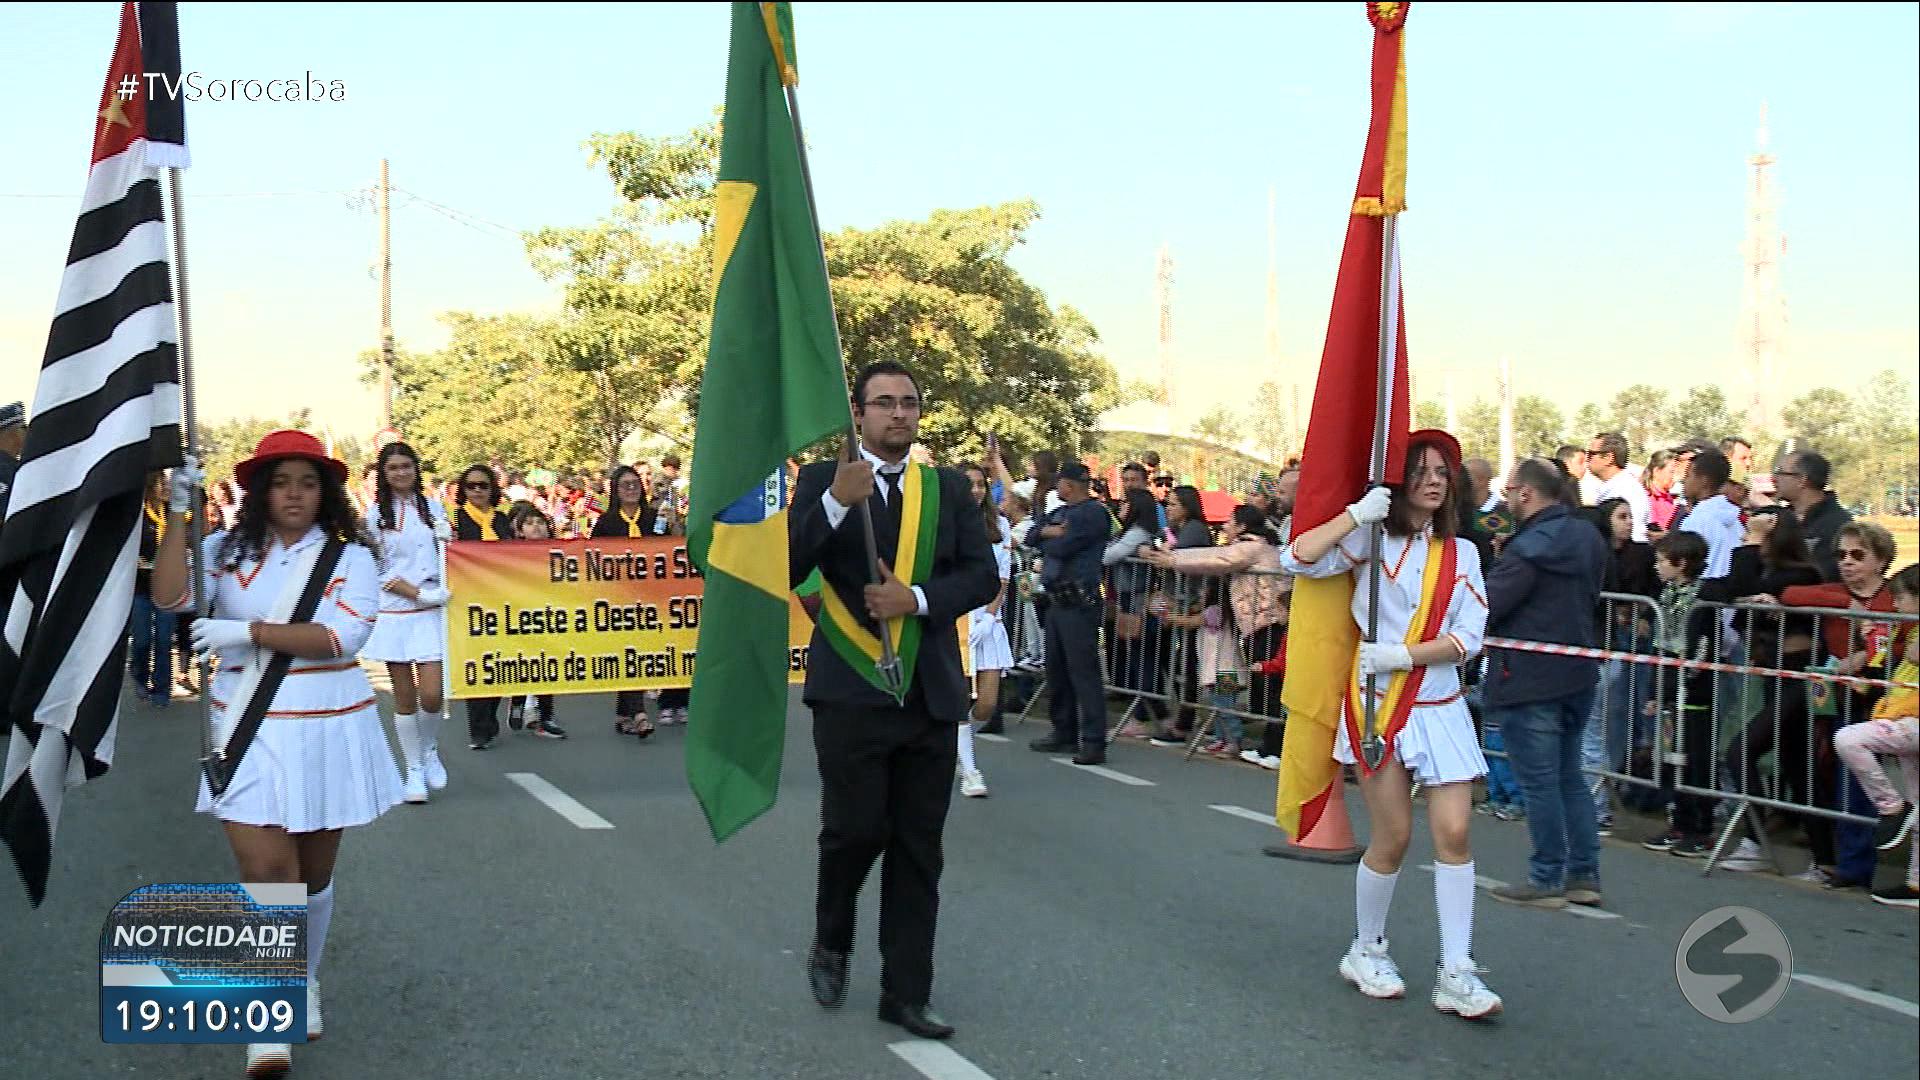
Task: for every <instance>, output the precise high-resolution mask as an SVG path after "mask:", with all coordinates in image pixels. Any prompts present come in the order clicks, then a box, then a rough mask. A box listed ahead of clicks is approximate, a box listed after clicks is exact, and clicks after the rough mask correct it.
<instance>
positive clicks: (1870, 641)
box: [1755, 521, 1896, 889]
mask: <svg viewBox="0 0 1920 1080" xmlns="http://www.w3.org/2000/svg"><path fill="white" fill-rule="evenodd" d="M1834 551H1835V554H1836V555H1837V556H1838V558H1839V563H1840V581H1839V583H1838V584H1826V585H1803V586H1801V587H1799V588H1794V589H1786V590H1783V591H1782V592H1781V594H1780V602H1781V603H1782V604H1785V605H1787V606H1788V607H1810V608H1830V609H1843V608H1850V609H1852V610H1854V611H1857V612H1861V613H1862V614H1866V613H1885V612H1891V611H1893V610H1894V606H1893V591H1892V590H1891V589H1889V588H1888V587H1887V570H1888V568H1890V567H1891V566H1892V565H1893V559H1894V555H1895V547H1894V542H1893V534H1892V533H1890V532H1888V531H1887V530H1886V529H1884V528H1882V527H1881V526H1879V525H1875V524H1874V523H1872V522H1870V521H1850V522H1848V523H1847V524H1846V525H1844V526H1842V527H1841V529H1840V533H1839V535H1838V536H1837V537H1835V538H1834ZM1755 599H1757V600H1759V601H1761V602H1765V600H1766V599H1767V598H1766V597H1756V598H1755ZM1895 625H1896V624H1894V623H1892V622H1875V621H1871V620H1868V619H1862V618H1858V617H1856V618H1845V617H1841V616H1832V617H1828V618H1823V619H1821V620H1820V639H1821V643H1822V644H1823V645H1824V646H1825V647H1826V652H1827V655H1828V656H1829V657H1832V658H1833V659H1834V660H1835V661H1836V663H1835V671H1836V672H1837V673H1839V674H1841V675H1867V676H1872V677H1880V678H1884V677H1885V675H1884V670H1885V665H1886V662H1887V657H1888V656H1889V654H1890V645H1891V643H1892V638H1893V630H1894V627H1895ZM1832 693H1833V695H1834V697H1835V698H1836V699H1837V700H1836V702H1835V709H1834V711H1835V712H1836V713H1837V714H1838V715H1836V716H1832V717H1820V718H1817V719H1816V720H1815V722H1814V727H1813V745H1814V752H1815V755H1816V756H1815V759H1814V770H1813V790H1814V796H1813V797H1814V805H1815V806H1820V807H1825V808H1827V809H1834V810H1847V811H1851V812H1853V813H1856V814H1865V813H1872V812H1873V811H1872V805H1873V804H1872V803H1870V802H1868V801H1867V795H1866V792H1864V791H1862V790H1861V789H1860V785H1859V783H1858V782H1857V781H1855V780H1854V779H1853V777H1852V775H1851V774H1848V775H1846V776H1844V777H1843V776H1842V775H1841V774H1842V772H1843V771H1844V769H1843V767H1842V766H1841V765H1840V761H1839V758H1838V756H1837V755H1836V754H1835V752H1834V749H1833V735H1834V732H1835V730H1836V729H1837V728H1841V727H1845V726H1847V725H1848V724H1856V723H1860V722H1862V721H1865V720H1868V719H1871V718H1872V716H1873V707H1874V705H1875V703H1877V702H1878V701H1879V699H1880V691H1878V690H1876V689H1873V688H1871V687H1867V688H1855V689H1851V690H1847V691H1839V690H1835V691H1832ZM1807 839H1808V846H1809V847H1810V848H1812V849H1813V865H1812V866H1809V867H1808V868H1807V869H1806V871H1805V872H1803V873H1801V874H1799V875H1798V877H1799V879H1800V880H1803V881H1811V882H1815V883H1817V884H1820V885H1823V886H1825V887H1827V888H1829V889H1864V888H1867V887H1868V886H1870V885H1871V884H1872V882H1873V867H1874V863H1875V861H1876V856H1877V853H1876V852H1875V850H1874V843H1873V830H1872V829H1871V828H1869V827H1867V826H1865V825H1854V824H1851V823H1845V822H1842V823H1835V822H1833V821H1831V820H1830V819H1825V818H1821V819H1816V820H1814V821H1813V822H1812V823H1811V825H1810V827H1809V829H1808V837H1807Z"/></svg>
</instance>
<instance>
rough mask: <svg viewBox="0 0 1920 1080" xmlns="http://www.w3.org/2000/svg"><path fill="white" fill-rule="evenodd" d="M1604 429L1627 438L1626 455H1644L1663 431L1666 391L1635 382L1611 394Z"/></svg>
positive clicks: (1665, 426)
mask: <svg viewBox="0 0 1920 1080" xmlns="http://www.w3.org/2000/svg"><path fill="white" fill-rule="evenodd" d="M1607 430H1609V431H1617V432H1619V433H1620V434H1622V435H1625V436H1626V437H1627V454H1628V456H1630V457H1634V458H1639V457H1641V456H1642V455H1644V454H1646V452H1647V449H1648V448H1649V447H1650V446H1652V445H1653V440H1654V439H1655V438H1656V437H1658V436H1660V435H1661V434H1662V433H1663V432H1665V431H1666V430H1667V392H1666V391H1665V390H1662V389H1660V388H1659V387H1656V386H1648V385H1647V384H1646V383H1635V384H1633V385H1632V386H1629V387H1627V388H1626V389H1625V390H1622V391H1620V392H1619V393H1617V394H1615V395H1613V405H1612V408H1611V409H1610V410H1609V412H1608V413H1607ZM1579 445H1581V446H1584V445H1586V444H1585V443H1579Z"/></svg>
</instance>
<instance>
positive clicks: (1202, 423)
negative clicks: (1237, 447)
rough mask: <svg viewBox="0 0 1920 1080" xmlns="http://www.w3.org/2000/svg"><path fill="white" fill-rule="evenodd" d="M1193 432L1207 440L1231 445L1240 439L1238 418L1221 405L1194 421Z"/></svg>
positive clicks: (1222, 444)
mask: <svg viewBox="0 0 1920 1080" xmlns="http://www.w3.org/2000/svg"><path fill="white" fill-rule="evenodd" d="M1193 433H1194V435H1195V436H1196V437H1198V438H1201V439H1205V440H1206V441H1207V442H1211V443H1219V444H1220V445H1221V446H1232V445H1233V444H1235V443H1237V442H1239V441H1240V418H1239V417H1238V416H1235V415H1234V414H1233V411H1232V410H1231V409H1228V408H1227V407H1226V406H1225V405H1222V406H1219V407H1218V408H1216V409H1214V410H1213V411H1212V412H1210V413H1208V414H1207V415H1205V416H1203V417H1201V418H1200V419H1199V420H1197V421H1195V422H1194V425H1193Z"/></svg>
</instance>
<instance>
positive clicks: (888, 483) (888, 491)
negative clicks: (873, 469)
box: [879, 472, 900, 537]
mask: <svg viewBox="0 0 1920 1080" xmlns="http://www.w3.org/2000/svg"><path fill="white" fill-rule="evenodd" d="M879 480H880V499H881V501H882V502H884V503H885V504H886V507H887V523H888V524H889V525H891V526H892V527H893V535H894V536H895V537H898V536H899V535H900V482H899V481H900V475H899V474H898V473H890V472H883V473H881V474H880V475H879Z"/></svg>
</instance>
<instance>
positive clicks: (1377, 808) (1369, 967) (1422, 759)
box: [1281, 431, 1501, 1019]
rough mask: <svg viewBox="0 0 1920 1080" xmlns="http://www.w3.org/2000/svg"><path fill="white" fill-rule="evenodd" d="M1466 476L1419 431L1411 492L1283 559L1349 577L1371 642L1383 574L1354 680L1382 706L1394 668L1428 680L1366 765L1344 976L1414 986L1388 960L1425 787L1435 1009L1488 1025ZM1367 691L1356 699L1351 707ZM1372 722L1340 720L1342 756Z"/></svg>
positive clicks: (1442, 440) (1371, 983)
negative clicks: (1371, 679) (1432, 619)
mask: <svg viewBox="0 0 1920 1080" xmlns="http://www.w3.org/2000/svg"><path fill="white" fill-rule="evenodd" d="M1460 475H1462V474H1461V470H1460V447H1459V444H1458V443H1456V442H1455V441H1454V439H1453V437H1452V436H1451V435H1448V434H1447V433H1446V432H1444V431H1420V432H1415V433H1414V434H1413V435H1412V436H1411V437H1410V438H1409V439H1408V444H1407V468H1406V474H1405V476H1404V477H1403V482H1402V483H1401V484H1399V485H1398V486H1397V487H1394V488H1393V489H1391V490H1389V489H1388V488H1384V487H1377V488H1374V489H1373V490H1372V491H1369V492H1368V493H1367V494H1366V497H1365V498H1363V499H1361V500H1360V501H1359V502H1357V503H1354V504H1353V505H1352V506H1350V507H1348V508H1347V512H1346V513H1344V514H1341V515H1339V516H1338V517H1335V518H1334V519H1333V520H1332V521H1329V522H1327V523H1326V524H1324V525H1321V526H1320V527H1318V528H1316V529H1313V530H1311V531H1309V532H1307V533H1306V534H1305V535H1303V536H1301V537H1299V538H1298V539H1296V540H1295V541H1294V542H1293V543H1292V544H1291V545H1290V546H1289V547H1288V548H1287V549H1286V551H1285V552H1284V553H1283V554H1282V556H1281V562H1282V565H1283V566H1284V567H1285V568H1286V569H1287V570H1289V571H1291V572H1293V573H1295V574H1300V575H1305V576H1307V577H1316V578H1324V577H1332V576H1334V575H1336V574H1345V573H1349V572H1351V573H1352V574H1353V576H1354V590H1353V609H1352V610H1353V618H1354V622H1355V623H1356V624H1358V626H1359V627H1360V629H1361V631H1362V635H1363V638H1364V633H1365V629H1366V625H1367V607H1368V603H1369V601H1368V595H1369V592H1370V579H1371V578H1373V577H1374V576H1376V575H1380V574H1381V570H1382V569H1383V568H1384V570H1385V574H1384V576H1381V578H1380V608H1379V619H1380V622H1379V636H1378V639H1377V643H1375V644H1367V643H1365V642H1364V640H1363V642H1362V644H1361V646H1360V649H1359V656H1358V657H1357V659H1356V670H1357V672H1358V675H1357V680H1358V683H1359V685H1360V686H1362V687H1364V686H1365V685H1366V683H1365V680H1366V676H1367V675H1369V674H1374V675H1377V676H1378V678H1377V679H1376V688H1375V691H1374V692H1375V695H1376V700H1384V698H1385V695H1386V693H1387V688H1388V685H1389V682H1390V681H1391V680H1392V678H1393V676H1394V675H1395V674H1396V673H1398V672H1408V673H1409V675H1412V674H1415V673H1417V674H1418V675H1419V677H1420V681H1419V683H1418V686H1417V692H1416V693H1415V694H1414V696H1413V706H1412V708H1411V710H1410V711H1409V712H1408V713H1407V714H1406V719H1405V723H1404V726H1403V727H1401V728H1400V729H1399V730H1398V731H1397V732H1395V731H1392V730H1391V728H1390V725H1389V720H1390V717H1389V716H1388V713H1387V709H1386V708H1385V707H1384V706H1383V707H1382V708H1381V709H1380V710H1379V719H1378V727H1377V728H1376V731H1378V732H1379V733H1380V734H1381V735H1382V736H1383V737H1386V738H1388V747H1387V756H1386V759H1385V760H1384V761H1382V762H1381V765H1380V767H1379V768H1378V769H1377V770H1373V771H1372V772H1371V773H1369V772H1368V771H1367V770H1366V769H1365V768H1364V766H1362V767H1361V768H1360V773H1361V779H1360V790H1361V793H1362V795H1363V796H1364V797H1365V799H1366V803H1367V814H1368V817H1369V818H1370V820H1371V822H1372V826H1373V827H1372V832H1371V835H1370V837H1369V840H1368V843H1367V852H1366V855H1365V857H1364V858H1362V859H1361V861H1360V866H1359V868H1358V869H1357V870H1356V871H1355V874H1356V880H1355V884H1354V909H1355V915H1356V920H1357V922H1358V923H1359V933H1358V934H1357V935H1356V936H1355V938H1354V941H1353V944H1352V945H1351V946H1350V947H1349V948H1348V950H1347V955H1346V957H1345V958H1344V959H1342V960H1341V961H1340V974H1341V976H1342V977H1344V978H1345V979H1346V980H1347V981H1348V982H1350V983H1352V984H1353V985H1354V986H1356V987H1358V988H1359V990H1360V992H1361V993H1363V994H1366V995H1367V996H1368V997H1374V998H1397V997H1402V996H1404V995H1405V994H1406V984H1405V983H1403V982H1402V981H1401V979H1400V973H1399V970H1398V969H1397V968H1396V967H1395V966H1394V963H1393V960H1392V958H1391V957H1390V956H1388V954H1387V909H1388V908H1389V907H1390V906H1391V905H1392V903H1393V889H1394V884H1395V882H1396V881H1397V880H1398V879H1399V876H1400V864H1401V861H1402V860H1403V859H1405V857H1406V853H1407V843H1408V840H1409V838H1410V835H1411V832H1412V827H1413V806H1412V785H1413V783H1414V781H1416V780H1417V781H1418V782H1419V783H1420V784H1421V785H1422V787H1423V788H1424V789H1425V791H1426V793H1427V820H1428V824H1429V826H1430V827H1431V829H1432V832H1433V848H1434V860H1433V861H1434V877H1433V887H1434V888H1433V891H1434V904H1435V907H1436V908H1437V909H1438V912H1439V919H1440V953H1441V956H1440V968H1439V971H1438V973H1437V976H1436V978H1435V982H1434V988H1433V1004H1434V1007H1435V1008H1437V1009H1439V1010H1441V1011H1442V1012H1451V1013H1455V1014H1457V1015H1459V1016H1463V1017H1466V1018H1468V1019H1478V1018H1481V1017H1485V1016H1491V1015H1493V1014H1495V1013H1498V1012H1499V1011H1500V1009H1501V1002H1500V998H1499V996H1498V995H1496V994H1495V993H1494V992H1493V991H1491V990H1489V989H1487V986H1486V984H1485V983H1483V982H1481V981H1480V977H1479V975H1478V974H1477V970H1478V969H1477V968H1476V966H1475V964H1474V962H1473V958H1472V956H1471V948H1472V943H1473V890H1474V875H1473V853H1472V850H1471V849H1470V848H1469V846H1468V843H1467V824H1468V822H1470V821H1471V820H1472V819H1473V806H1472V792H1473V781H1474V780H1475V779H1477V778H1478V777H1480V776H1483V775H1485V774H1486V771H1487V761H1486V758H1485V757H1484V756H1483V755H1482V754H1481V752H1480V745H1479V742H1478V740H1477V739H1476V738H1475V736H1474V728H1473V716H1472V714H1471V713H1469V712H1468V710H1467V704H1466V700H1465V698H1464V696H1463V694H1462V688H1461V685H1460V666H1461V665H1462V664H1464V663H1465V662H1466V661H1467V659H1468V658H1469V657H1471V656H1473V655H1474V654H1475V653H1477V652H1479V651H1480V642H1481V639H1482V637H1483V636H1484V635H1485V633H1486V626H1487V605H1486V601H1485V599H1484V597H1485V596H1486V585H1485V582H1484V579H1483V578H1482V576H1481V571H1480V556H1479V553H1478V552H1477V551H1476V549H1475V548H1474V546H1473V544H1471V543H1470V542H1468V541H1466V540H1464V539H1461V538H1459V537H1457V536H1455V535H1454V534H1455V532H1456V531H1457V523H1456V518H1455V511H1454V498H1453V492H1454V486H1455V484H1456V483H1457V482H1458V481H1457V479H1456V478H1457V477H1459V476H1460ZM1375 523H1384V524H1385V526H1386V527H1385V530H1384V532H1385V535H1384V539H1383V540H1382V542H1381V545H1380V551H1379V552H1378V553H1376V552H1375V551H1374V550H1373V547H1372V543H1371V540H1370V536H1371V532H1372V530H1371V526H1373V525H1374V524H1375ZM1443 545H1444V546H1443ZM1445 546H1451V547H1452V549H1453V554H1454V559H1455V565H1454V568H1453V574H1452V579H1451V580H1444V581H1443V580H1440V579H1439V577H1438V576H1436V578H1435V580H1434V582H1433V596H1434V602H1435V603H1438V602H1440V600H1441V598H1444V599H1445V602H1446V605H1447V606H1446V610H1445V615H1444V618H1442V619H1439V620H1438V625H1437V626H1435V627H1434V628H1433V630H1432V632H1424V631H1423V632H1422V633H1421V634H1419V635H1413V636H1412V638H1411V639H1412V640H1413V641H1414V643H1413V644H1408V641H1409V640H1410V635H1409V634H1408V627H1409V626H1410V624H1412V622H1413V620H1414V616H1415V613H1416V612H1417V611H1419V610H1420V608H1421V603H1422V600H1423V598H1424V597H1423V594H1424V591H1425V582H1426V579H1427V564H1428V563H1429V561H1432V560H1441V559H1443V558H1444V556H1445V554H1446V547H1445ZM1438 565H1439V566H1444V563H1440V564H1438ZM1442 576H1444V575H1442ZM1296 629H1299V628H1296ZM1409 685H1410V686H1411V685H1412V684H1411V683H1409ZM1363 692H1364V691H1363V690H1357V691H1354V692H1352V693H1349V695H1348V699H1347V700H1348V702H1349V703H1350V706H1351V704H1353V703H1355V702H1356V701H1357V700H1358V699H1357V695H1358V694H1359V693H1363ZM1344 711H1345V712H1346V713H1347V714H1351V713H1353V712H1354V711H1355V710H1354V709H1353V708H1351V707H1349V708H1347V709H1346V710H1344ZM1362 711H1364V710H1362ZM1363 724H1364V720H1363V718H1362V717H1360V716H1353V715H1346V716H1343V722H1342V724H1341V726H1340V731H1339V734H1338V736H1337V737H1336V740H1335V743H1334V758H1335V760H1338V761H1340V762H1342V763H1343V764H1347V765H1356V764H1358V762H1359V759H1358V757H1357V755H1356V753H1355V747H1354V745H1353V744H1354V742H1355V741H1356V739H1355V738H1354V736H1353V735H1352V734H1350V732H1357V731H1359V730H1360V729H1361V726H1362V725H1363Z"/></svg>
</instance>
